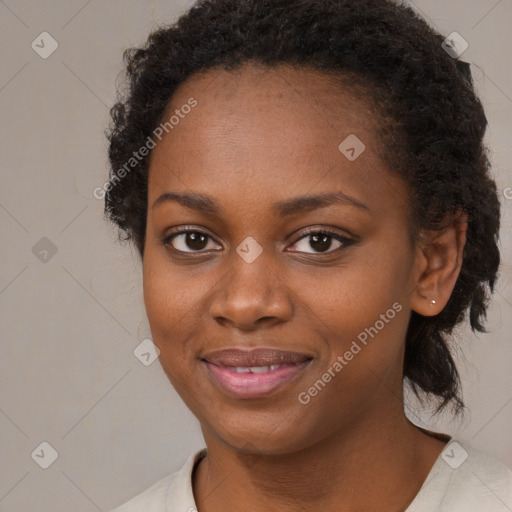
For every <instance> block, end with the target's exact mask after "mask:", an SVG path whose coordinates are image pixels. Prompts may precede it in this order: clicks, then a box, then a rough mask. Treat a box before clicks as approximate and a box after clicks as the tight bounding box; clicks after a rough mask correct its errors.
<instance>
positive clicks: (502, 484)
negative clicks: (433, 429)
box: [443, 441, 512, 511]
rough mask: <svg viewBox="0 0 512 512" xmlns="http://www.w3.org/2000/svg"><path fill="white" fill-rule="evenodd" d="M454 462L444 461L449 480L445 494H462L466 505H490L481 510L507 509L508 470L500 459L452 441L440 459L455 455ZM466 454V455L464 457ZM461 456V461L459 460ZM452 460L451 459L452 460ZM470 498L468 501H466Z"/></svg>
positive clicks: (511, 479) (511, 490)
mask: <svg viewBox="0 0 512 512" xmlns="http://www.w3.org/2000/svg"><path fill="white" fill-rule="evenodd" d="M457 452H460V455H459V458H460V460H461V463H460V465H459V463H458V461H457V462H456V463H455V464H452V466H453V467H452V466H450V464H448V466H449V469H450V473H451V481H450V488H451V490H452V492H451V493H450V494H449V496H450V497H451V496H452V495H453V496H454V497H455V498H457V497H458V495H460V494H464V495H465V496H466V497H467V502H468V506H469V505H470V504H471V505H472V506H473V507H475V504H480V503H481V505H482V506H484V505H485V506H491V505H492V506H493V507H494V508H488V509H481V510H493V511H499V510H507V511H508V510H510V507H512V471H511V470H510V468H508V467H507V466H506V465H505V464H504V463H503V462H501V461H500V460H498V459H496V458H494V457H491V456H490V455H487V454H485V453H483V452H480V451H479V450H476V449H475V448H473V447H471V446H469V445H467V444H465V443H462V442H461V441H453V442H452V443H449V445H448V446H447V447H446V448H445V450H444V452H443V453H444V460H445V461H446V460H450V456H452V455H454V457H453V458H457V457H458V455H457ZM466 454H467V456H466ZM462 459H463V460H462ZM452 460H453V459H452ZM470 500H471V501H470Z"/></svg>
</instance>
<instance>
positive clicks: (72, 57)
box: [0, 0, 512, 512]
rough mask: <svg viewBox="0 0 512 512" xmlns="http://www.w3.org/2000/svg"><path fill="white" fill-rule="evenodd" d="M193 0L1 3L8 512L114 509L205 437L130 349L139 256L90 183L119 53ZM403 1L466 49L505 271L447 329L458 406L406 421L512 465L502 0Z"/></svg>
mask: <svg viewBox="0 0 512 512" xmlns="http://www.w3.org/2000/svg"><path fill="white" fill-rule="evenodd" d="M191 3H192V2H185V1H176V0H173V1H166V2H160V1H147V2H143V1H141V0H124V1H121V0H113V1H112V0H111V1H109V2H101V1H99V0H89V1H87V0H69V1H67V2H57V1H53V2H52V1H48V2H35V1H34V0H10V1H0V38H1V41H0V43H1V47H2V49H3V59H2V65H1V69H0V108H1V112H2V122H1V137H0V140H1V144H2V152H1V158H2V161H1V173H2V186H1V189H0V224H1V227H2V243H1V245H0V257H1V263H2V265H1V270H0V310H1V325H2V355H1V357H0V365H1V368H0V379H1V381H0V383H1V385H0V408H1V410H0V436H1V438H0V439H1V441H0V460H1V476H0V510H1V511H2V512H20V511H29V510H30V511H32V510H38V511H40V512H45V511H52V512H55V511H64V510H73V511H74V512H93V511H95V510H103V511H107V510H109V509H110V508H113V507H114V506H116V505H118V504H119V503H121V502H124V501H126V500H127V499H128V498H130V497H132V496H133V495H135V494H136V493H138V492H140V491H142V490H143V489H145V488H147V487H148V486H150V485H151V484H153V483H154V482H156V481H157V480H158V479H160V478H162V477H163V476H164V475H166V474H168V473H169V472H171V471H174V470H175V469H177V468H179V467H180V466H181V465H182V464H183V462H184V461H185V459H186V457H187V456H188V455H189V454H190V453H192V451H194V450H196V449H198V448H199V447H201V446H203V440H202V436H201V432H200V429H199V426H198V423H197V421H196V420H195V418H194V417H193V416H192V415H191V413H190V412H189V411H188V410H187V409H186V407H185V406H184V405H183V404H182V402H181V400H180V399H179V398H178V396H177V395H176V393H175V392H174V390H173V389H172V388H171V386H170V384H169V381H168V380H167V378H166V377H165V375H164V374H163V371H162V370H161V367H160V365H159V362H158V360H156V361H155V362H154V363H153V364H151V365H149V366H144V365H143V364H142V363H141V362H140V361H139V360H138V359H137V358H136V357H135V356H134V353H133V351H134V349H135V348H136V347H137V345H138V344H139V343H140V342H141V341H142V340H144V339H145V338H149V337H150V332H149V328H148V326H147V321H146V319H145V314H144V308H143V302H142V282H141V266H140V263H139V260H138V256H137V255H136V253H135V251H134V250H133V249H131V248H129V247H127V246H124V247H123V246H121V245H119V244H117V243H116V242H115V240H116V232H115V230H114V229H113V228H112V227H111V226H110V225H107V224H106V223H105V222H104V221H103V219H102V208H103V203H102V201H100V200H97V199H95V198H94V196H93V193H92V192H93V190H94V188H96V187H98V186H101V185H102V184H103V183H104V182H105V178H106V175H107V155H106V140H105V138H104V135H103V130H104V129H105V128H106V127H107V125H108V120H109V115H108V108H109V107H110V106H111V105H112V103H113V102H114V99H115V96H114V94H115V85H116V77H117V75H118V73H119V71H121V69H122V61H121V54H122V51H123V50H124V49H125V48H126V47H128V46H135V45H140V44H142V43H143V42H144V41H145V39H146V37H147V35H148V34H149V32H150V31H151V30H152V29H154V28H156V26H157V24H161V23H167V22H171V21H173V20H174V19H175V17H176V16H177V15H178V14H179V13H180V12H183V11H184V10H186V8H187V7H188V6H190V5H191ZM412 5H413V6H415V7H416V8H417V9H418V10H419V11H420V12H421V13H422V14H423V15H424V16H425V17H426V18H427V19H428V21H429V22H430V23H431V24H433V25H434V26H435V27H436V28H437V29H438V30H439V31H440V32H441V33H442V34H443V35H445V36H447V35H448V34H449V33H451V32H452V31H457V32H459V33H460V34H461V35H462V36H463V37H464V38H465V39H466V40H467V41H468V42H469V48H468V50H467V51H466V52H465V53H464V54H463V55H462V57H461V58H462V60H466V61H469V62H471V63H472V64H473V65H472V71H473V75H474V79H475V81H476V84H477V88H478V92H479V94H480V96H481V98H482V101H483V103H484V106H485V108H486V113H487V117H488V120H489V125H490V126H489V129H488V132H487V142H488V145H489V146H490V157H491V161H492V163H493V165H494V172H495V178H496V181H497V183H498V187H499V191H500V197H501V200H502V204H503V210H502V212H503V227H502V241H501V247H502V251H503V252H502V254H503V267H502V270H501V278H500V281H499V285H498V291H497V293H496V296H495V301H494V303H493V306H492V308H491V310H490V312H489V323H488V327H489V330H490V333H489V334H481V335H479V336H478V337H477V336H475V335H473V334H471V333H470V332H468V329H467V328H462V329H459V331H458V337H459V339H460V343H461V347H462V348H461V350H459V352H458V359H459V362H460V370H461V372H462V375H463V389H464V398H465V400H466V403H467V405H468V407H469V410H470V412H469V414H468V416H467V417H466V419H465V420H464V421H460V420H457V421H451V420H450V418H449V417H441V418H438V419H436V421H433V420H432V419H429V416H428V414H427V413H425V412H423V413H420V412H419V411H418V410H417V405H416V404H415V403H413V402H411V405H410V407H409V414H410V416H411V418H412V419H413V420H414V421H415V422H416V423H417V424H420V425H423V426H426V427H427V428H432V429H435V430H438V431H443V432H447V433H450V434H452V435H455V436H457V437H458V438H460V439H462V440H464V441H468V442H470V443H471V444H472V445H473V446H474V447H476V448H478V449H481V450H484V451H486V452H487V453H489V454H491V455H494V456H495V457H498V458H500V459H501V460H502V461H504V462H505V463H506V464H507V465H509V466H512V436H511V435H510V432H511V430H512V429H511V424H512V389H511V388H512V386H511V380H510V365H511V363H512V344H510V333H511V331H512V283H511V281H512V280H511V277H512V274H511V254H512V248H511V236H510V233H511V232H510V222H511V211H512V188H510V187H512V173H511V171H510V162H511V161H512V154H511V151H512V149H511V148H512V144H511V143H510V142H511V141H510V130H511V121H510V120H511V119H512V99H511V97H512V76H511V68H512V66H511V58H510V48H511V47H512V39H511V35H510V31H509V30H508V29H509V26H510V22H511V21H512V1H511V0H500V1H495V0H486V1H481V0H472V1H451V2H446V1H444V0H434V1H432V0H428V1H427V0H421V1H420V0H418V1H417V2H415V3H413V4H412ZM43 31H47V32H49V33H50V34H51V36H52V37H53V38H54V39H55V40H56V41H57V42H58V45H59V46H58V49H57V50H56V51H55V52H54V53H53V54H52V55H50V56H49V57H48V58H46V59H43V58H42V57H40V56H39V54H38V53H36V52H35V51H34V50H33V49H32V47H31V43H32V41H34V40H36V42H37V41H40V38H38V36H39V34H41V32H43ZM37 38H38V39H37ZM45 48H46V50H47V49H48V48H49V40H46V43H45ZM44 237H46V238H44ZM42 238H43V240H42V241H41V239H42ZM47 239H48V240H50V241H51V243H50V242H49V241H48V240H47ZM52 244H53V245H52ZM34 246H35V249H34ZM52 247H55V248H56V250H57V252H56V253H55V254H52ZM45 250H46V251H47V252H46V253H45V252H44V251H45ZM53 251H55V249H53ZM42 442H48V443H49V444H50V445H51V446H52V447H53V448H54V449H55V450H56V451H57V453H58V458H57V459H56V460H55V462H54V463H53V464H52V465H51V466H50V467H48V469H43V468H41V467H40V466H39V464H38V463H36V461H39V462H42V461H43V459H44V458H45V457H46V460H48V457H49V456H50V452H49V451H48V449H46V452H44V451H43V452H41V448H40V447H39V445H40V444H41V443H42ZM38 447H39V448H38ZM44 449H45V448H44V446H43V450H44ZM34 450H36V454H37V453H39V455H40V456H39V458H38V457H37V456H36V455H35V456H34V457H32V456H31V454H32V453H33V452H34ZM41 453H44V455H41Z"/></svg>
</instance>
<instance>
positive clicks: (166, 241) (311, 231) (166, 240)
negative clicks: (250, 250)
mask: <svg viewBox="0 0 512 512" xmlns="http://www.w3.org/2000/svg"><path fill="white" fill-rule="evenodd" d="M187 233H197V234H200V235H204V236H206V237H207V238H209V239H210V240H213V238H212V237H211V236H210V235H209V234H208V233H205V232H204V231H201V230H200V229H197V228H184V229H180V230H179V231H176V232H174V233H171V234H168V235H166V236H164V237H163V238H162V239H161V244H162V245H164V246H165V247H167V248H168V249H169V250H170V251H173V252H174V253H177V254H180V255H185V254H186V255H193V254H198V255H203V254H204V253H203V251H190V252H187V251H180V250H178V249H175V248H174V247H172V246H171V240H172V239H173V238H175V237H177V236H179V235H184V234H187ZM309 235H328V236H330V237H332V238H334V239H335V240H337V241H338V242H340V243H341V244H342V246H341V247H338V248H337V249H334V250H328V251H326V252H317V253H303V252H301V251H297V252H299V253H301V254H314V255H328V254H333V253H336V252H337V251H341V250H342V249H344V248H346V247H349V246H350V245H352V244H354V243H355V242H356V240H352V239H351V238H348V237H345V236H343V235H341V234H339V233H337V232H336V231H332V230H330V229H328V228H306V231H305V232H303V233H302V234H301V236H300V237H299V238H297V239H295V241H294V242H293V243H292V244H291V245H292V246H293V245H295V244H297V243H298V242H299V241H301V240H302V239H303V238H306V237H307V236H309ZM192 257H193V256H192Z"/></svg>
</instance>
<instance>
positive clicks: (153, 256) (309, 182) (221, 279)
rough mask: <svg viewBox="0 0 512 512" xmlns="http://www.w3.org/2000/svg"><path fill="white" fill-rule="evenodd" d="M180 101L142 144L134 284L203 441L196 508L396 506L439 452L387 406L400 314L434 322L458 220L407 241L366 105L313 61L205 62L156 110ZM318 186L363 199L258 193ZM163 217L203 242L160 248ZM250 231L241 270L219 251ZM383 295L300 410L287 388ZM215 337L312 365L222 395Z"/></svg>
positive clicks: (450, 272) (392, 400) (335, 350)
mask: <svg viewBox="0 0 512 512" xmlns="http://www.w3.org/2000/svg"><path fill="white" fill-rule="evenodd" d="M190 97H194V98H195V99H196V100H197V102H198V103H197V106H196V107H195V108H194V109H193V110H192V111H191V112H190V113H189V114H188V115H187V116H185V117H184V118H183V119H181V120H180V122H179V124H178V125H176V126H175V127H174V128H173V130H171V131H170V132H169V133H168V134H167V135H166V136H165V137H164V138H163V139H162V141H161V142H159V143H158V145H157V146H156V148H155V149H154V150H153V153H152V155H151V162H150V169H149V188H148V219H147V232H146V242H145V249H144V250H145V253H144V260H143V282H144V300H145V305H146V311H147V315H148V320H149V324H150V327H151V332H152V335H153V340H154V343H155V344H156V345H157V346H158V348H159V349H160V362H161V365H162V367H163V369H164V371H165V373H166V374H167V376H168V378H169V379H170V381H171V383H172V384H173V385H174V387H175V388H176V390H177V391H178V393H179V394H180V396H181V397H182V399H183V400H184V401H185V403H186V404H187V406H188V407H189V408H190V409H191V411H192V412H193V413H194V414H195V415H196V417H197V418H198V420H199V421H200V423H201V428H202V431H203V434H204V437H205V442H206V446H207V449H208V455H207V457H206V458H205V459H203V460H202V461H201V462H200V464H199V465H198V467H197V469H196V471H195V473H194V478H193V488H194V495H195V498H196V502H197V506H198V510H199V512H205V511H206V512H215V511H221V510H242V509H243V510H245V511H247V512H251V511H262V510H265V511H274V510H276V511H277V510H279V511H283V510H290V511H292V510H293V511H295V510H297V511H302V510H313V509H314V510H326V511H331V510H332V511H334V510H344V511H363V510H380V511H381V512H387V511H389V512H391V511H398V510H404V509H405V508H406V507H407V505H408V504H409V503H410V502H411V501H412V500H413V498H414V496H415V495H416V494H417V492H418V491H419V488H420V487H421V485H422V483H423V481H424V480H425V478H426V477H427V474H428V472H429V470H430V468H431V467H432V465H433V463H434V462H435V459H436V458H437V457H438V455H439V454H440V452H441V450H442V448H443V447H444V445H445V442H444V441H441V440H439V439H436V438H434V437H432V436H430V435H427V434H426V433H424V432H422V431H421V430H419V429H418V428H417V427H415V426H414V425H413V424H412V423H411V422H409V421H408V420H407V418H406V417H405V415H404V412H403V393H402V363H403V355H404V344H405V336H406V330H407V325H408V321H409V315H410V311H411V310H414V311H416V312H418V313H420V314H422V315H426V316H428V315H435V314H437V313H439V312H440V311H441V310H442V308H443V307H444V306H445V304H446V303H447V302H448V299H449V297H450V294H451V292H452V290H453V287H454V285H455V281H456V279H457V276H458V274H459V271H460V265H461V260H462V249H463V246H464V243H465V228H466V224H464V223H456V222H453V223H451V224H450V225H449V226H448V227H447V228H446V229H445V230H443V231H441V232H436V233H421V238H420V240H419V241H417V242H414V243H413V242H412V241H411V239H410V236H409V233H408V224H407V218H408V208H409V205H408V190H407V186H406V184H405V182H403V180H402V179H401V178H400V177H398V176H397V175H396V174H393V173H392V172H391V171H390V170H389V169H388V168H387V167H386V166H385V165H384V164H383V163H382V161H381V160H380V159H379V157H378V154H379V152H380V151H382V150H386V149H387V148H381V147H380V146H379V141H378V138H377V136H376V134H375V130H376V127H375V121H374V119H375V114H374V113H372V111H371V108H370V106H369V105H368V104H366V103H365V102H364V100H362V99H359V98H358V97H356V96H354V95H353V93H351V92H349V91H346V90H341V89H340V88H339V86H337V85H336V84H335V83H334V81H333V80H332V79H331V78H328V77H326V76H324V75H322V74H320V73H318V72H315V71H312V70H306V69H294V68H292V67H290V66H287V65H280V66H278V67H277V68H274V69H266V68H263V67H260V66H257V65H252V64H251V65H245V66H244V67H243V68H242V69H239V70H236V71H229V72H228V71H224V70H209V71H207V72H205V73H201V74H196V75H194V76H192V77H191V78H189V80H188V81H187V82H185V83H184V84H183V85H182V86H181V87H180V89H179V90H178V91H177V92H176V93H175V95H174V96H173V99H172V104H171V105H170V106H169V109H168V114H169V116H170V114H171V113H172V111H173V110H174V109H175V108H179V107H180V106H181V105H183V104H185V103H187V101H188V99H189V98H190ZM169 116H168V115H167V114H166V116H164V118H168V117H169ZM349 134H355V135H356V136H357V137H358V138H359V139H360V140H361V141H362V142H363V143H364V144H365V146H366V149H365V151H364V152H363V153H362V154H361V155H360V156H359V157H358V158H357V159H356V160H354V161H349V160H348V159H347V158H346V157H345V156H344V155H343V154H342V153H341V152H340V151H339V150H338V145H339V144H340V142H341V141H342V140H344V139H345V138H346V137H347V136H348V135H349ZM333 191H342V192H343V193H345V194H348V195H350V196H351V197H353V198H355V199H356V200H357V201H359V202H360V203H363V204H364V205H366V207H367V208H358V207H355V206H353V205H351V204H349V203H345V204H335V205H330V206H327V207H324V208H320V209H314V210H312V211H309V212H296V213H294V214H293V215H290V216H287V217H283V218H280V217H278V216H276V215H275V213H274V212H273V210H272V205H273V203H274V202H278V201H283V200H287V199H291V198H295V197H298V196H304V195H313V194H323V193H331V192H333ZM167 192H175V193H200V194H204V195H208V196H209V197H211V198H212V200H214V201H215V202H216V203H217V204H218V205H219V208H220V213H219V214H218V215H210V214H208V215H207V214H204V213H200V212H198V211H195V210H193V209H190V208H187V207H185V206H183V205H181V204H179V203H178V202H176V201H165V202H161V203H160V204H159V205H158V206H155V207H153V203H154V202H155V201H156V199H157V198H159V197H160V196H161V194H163V193H167ZM309 227H311V228H318V229H320V228H322V227H324V228H329V229H331V230H333V231H334V232H335V233H338V234H339V235H341V236H345V237H347V238H349V239H350V240H352V241H353V243H351V244H348V245H346V246H344V245H343V244H342V243H341V242H338V241H337V240H336V239H334V238H332V239H331V240H332V243H331V246H330V247H328V244H327V245H326V249H325V250H326V252H325V253H324V252H320V251H321V250H320V249H318V245H315V244H314V243H313V244H311V243H310V241H311V240H310V236H309V233H307V232H306V231H305V228H309ZM171 228H181V229H185V228H192V229H193V230H194V229H195V230H199V231H201V232H203V233H205V234H206V235H208V236H209V237H210V238H206V239H205V241H204V243H203V244H202V245H200V244H198V243H197V242H196V245H194V244H193V243H192V244H191V243H190V242H189V244H187V243H186V242H187V238H186V235H181V236H179V237H177V238H174V240H173V241H172V242H169V241H168V244H167V246H166V245H165V244H163V243H162V239H164V238H165V237H166V236H168V235H169V234H171ZM178 231H179V229H178ZM249 236H250V237H253V238H254V239H255V240H256V241H257V242H258V244H259V245H260V246H261V248H262V253H261V254H260V255H259V256H258V257H257V258H256V259H255V261H253V262H252V263H247V262H246V261H245V260H244V259H243V258H241V257H240V256H239V254H238V253H237V252H236V248H237V247H238V246H239V245H240V244H241V243H242V242H243V241H244V240H245V239H246V238H247V237H249ZM172 248H174V249H175V250H174V251H172ZM177 249H179V250H181V251H185V252H183V253H179V252H178V251H177ZM194 251H195V253H196V254H194ZM197 252H200V253H201V254H202V255H199V256H198V254H197ZM431 298H434V299H435V300H436V304H435V305H432V304H431V303H430V299H431ZM394 303H399V304H400V305H401V306H402V309H401V311H400V312H399V313H397V314H396V315H395V316H394V318H393V319H392V320H390V321H389V322H387V323H386V324H385V327H384V328H382V329H381V330H379V332H378V334H377V335H375V336H374V337H373V338H369V341H368V343H367V345H366V346H364V347H363V348H362V350H361V351H360V352H359V353H358V354H357V355H355V356H354V357H353V359H352V360H351V361H349V362H348V364H347V365H346V366H345V367H344V368H343V370H342V371H341V372H339V373H337V374H336V377H334V378H332V380H331V381H330V382H329V383H328V384H327V385H326V386H325V387H324V388H323V389H322V390H321V391H320V392H319V393H318V394H317V395H316V396H315V397H313V398H312V399H311V401H310V402H309V403H308V404H302V403H301V402H300V401H299V400H298V395H299V393H301V392H303V391H307V390H308V389H309V388H310V387H311V386H312V384H313V383H314V382H315V381H317V379H319V378H321V376H322V374H323V373H324V372H326V370H327V369H328V368H329V367H332V366H333V364H334V363H335V362H336V360H337V358H338V356H339V355H343V354H344V353H345V352H346V351H347V350H348V349H349V348H350V346H351V343H352V341H353V340H355V339H356V338H357V336H358V334H360V333H361V332H363V331H364V330H365V328H368V327H370V326H374V325H375V323H376V321H377V320H379V318H381V317H380V315H382V314H385V313H386V311H387V310H389V309H390V308H392V305H393V304H394ZM232 347H246V348H254V347H274V348H279V349H283V350H291V351H295V352H301V353H305V354H307V355H309V356H310V357H312V358H313V359H312V361H311V362H310V364H309V365H308V366H307V367H306V369H305V370H304V371H303V372H302V373H301V374H300V375H299V376H298V377H297V378H296V379H295V380H293V381H291V382H289V383H287V384H286V385H285V386H283V387H281V388H280V389H278V390H276V391H274V392H273V393H272V394H270V395H268V396H265V397H262V398H258V399H245V400H244V399H236V398H233V397H230V396H228V395H226V394H225V393H223V392H222V391H221V390H220V389H219V388H218V387H217V386H216V385H215V384H214V383H213V382H212V380H211V379H210V378H209V376H208V372H207V369H206V367H205V365H204V363H203V362H202V361H201V357H202V356H204V354H205V353H206V352H208V351H210V350H217V349H223V348H232Z"/></svg>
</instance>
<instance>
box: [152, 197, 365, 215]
mask: <svg viewBox="0 0 512 512" xmlns="http://www.w3.org/2000/svg"><path fill="white" fill-rule="evenodd" d="M170 201H173V202H177V203H179V204H181V205H183V206H185V207H186V208H189V209H191V210H196V211H198V212H201V213H204V214H206V215H217V216H218V215H219V214H220V212H221V208H220V207H219V205H218V204H217V203H216V202H215V201H214V200H213V199H212V198H211V197H208V196H206V195H203V194H196V193H192V194H179V193H176V192H165V193H164V194H162V195H161V196H160V197H158V199H156V200H155V202H154V203H153V208H156V207H157V206H159V205H161V204H164V203H167V202H170ZM332 204H346V205H349V206H355V207H356V208H359V209H361V210H366V211H368V212H370V208H368V206H366V205H365V204H363V203H361V201H358V200H357V199H355V198H354V197H352V196H350V195H348V194H345V193H344V192H341V191H338V192H331V193H325V194H317V195H310V196H300V197H294V198H292V199H286V200H284V201H279V202H277V203H274V204H273V205H272V210H273V212H274V214H275V215H277V216H279V217H287V216H290V215H296V214H298V213H307V212H310V211H313V210H316V209H319V208H325V207H326V206H330V205H332Z"/></svg>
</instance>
